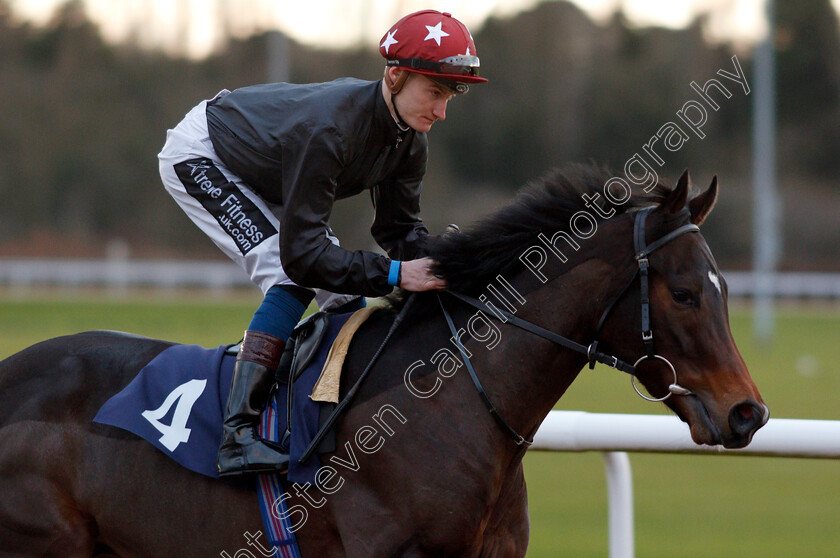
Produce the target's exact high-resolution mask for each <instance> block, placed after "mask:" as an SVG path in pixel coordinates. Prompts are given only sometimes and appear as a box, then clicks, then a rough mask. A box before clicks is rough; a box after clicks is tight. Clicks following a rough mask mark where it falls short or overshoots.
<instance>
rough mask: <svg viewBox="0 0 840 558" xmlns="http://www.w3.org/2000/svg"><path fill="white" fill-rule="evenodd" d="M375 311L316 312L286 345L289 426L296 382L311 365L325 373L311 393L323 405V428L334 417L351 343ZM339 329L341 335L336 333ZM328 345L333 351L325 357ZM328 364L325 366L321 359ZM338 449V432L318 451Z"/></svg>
mask: <svg viewBox="0 0 840 558" xmlns="http://www.w3.org/2000/svg"><path fill="white" fill-rule="evenodd" d="M374 310H375V308H374V307H366V308H362V309H360V310H357V311H356V312H354V313H352V314H338V315H337V314H331V313H329V312H316V313H314V314H312V315H310V316H309V317H307V318H306V319H304V320H302V321H301V322H300V323H299V324H298V325H297V326H296V327H295V329H294V331H293V332H292V335H291V337H290V338H289V340H288V341H287V343H286V348H285V349H284V351H283V355H282V357H281V358H280V364H279V366H278V367H277V374H276V378H277V389H278V390H282V389H284V386H285V389H286V403H287V404H286V413H287V420H286V424H287V425H291V424H292V420H291V417H292V414H293V412H294V410H293V393H294V389H295V383H296V382H297V380H298V379H299V378H300V377H301V375H302V374H303V372H304V371H306V370H307V369H308V368H309V367H310V366H321V374H320V376H319V377H318V380H317V382H316V383H315V386H314V388H313V390H312V392H311V395H310V399H312V400H313V401H317V402H319V403H321V405H320V407H319V408H320V416H319V428H320V427H323V426H325V424H326V421H327V419H328V417H329V416H330V414H332V412H333V411H334V410H335V407H336V404H337V403H338V398H339V384H340V375H341V369H342V367H343V365H344V358H345V357H346V356H347V350H348V348H349V345H350V341H351V340H352V338H353V335H354V334H355V333H356V330H357V329H358V328H359V326H360V325H361V324H362V323H364V321H365V320H366V319H367V318H368V316H370V314H371V313H372V312H373V311H374ZM336 330H337V334H336ZM325 343H327V344H329V345H328V350H329V352H328V353H327V354H326V357H325V358H324V352H325V351H326V350H327V347H326V346H324V347H322V346H323V345H324V344H325ZM318 357H320V359H323V360H324V362H323V363H321V362H320V359H319V358H318ZM290 437H291V431H290V428H289V427H288V426H287V428H286V431H285V433H284V434H283V436H282V438H281V440H280V444H281V445H282V446H283V448H284V449H286V450H288V449H289V447H288V444H289V438H290ZM334 450H335V430H333V429H331V430H330V432H329V433H328V434H327V435H326V436H325V437H324V439H323V440H322V441H321V442H320V443H319V445H318V446H317V452H318V453H319V454H320V453H325V452H331V451H334Z"/></svg>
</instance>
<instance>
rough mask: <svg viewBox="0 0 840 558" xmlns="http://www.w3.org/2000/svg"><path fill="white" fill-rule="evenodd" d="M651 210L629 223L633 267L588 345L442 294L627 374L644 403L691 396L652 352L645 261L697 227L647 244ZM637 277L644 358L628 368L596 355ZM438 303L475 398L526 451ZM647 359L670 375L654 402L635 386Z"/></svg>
mask: <svg viewBox="0 0 840 558" xmlns="http://www.w3.org/2000/svg"><path fill="white" fill-rule="evenodd" d="M654 209H655V208H654V207H648V208H645V209H641V210H639V211H637V212H636V214H635V217H634V223H633V247H634V251H635V254H636V255H635V258H636V263H637V267H636V268H635V270H634V272H633V275H632V277H630V280H629V281H627V283H626V284H625V286H624V288H622V289H621V291H619V293H618V295H616V296H615V298H613V300H612V302H611V303H610V304H609V305H608V306H607V308H606V310H604V312H603V314H601V318H600V320H599V321H598V327H597V328H596V332H595V340H593V341H592V342H591V343H590V344H589V345H582V344H580V343H578V342H576V341H573V340H571V339H569V338H567V337H563V336H561V335H558V334H556V333H554V332H552V331H549V330H547V329H545V328H543V327H540V326H538V325H536V324H534V323H532V322H529V321H527V320H523V319H522V318H518V317H516V316H515V315H513V314H512V313H510V312H508V311H506V310H504V309H501V308H498V307H495V306H494V307H493V309H492V310H491V309H490V308H489V307H488V305H487V304H486V303H484V302H482V301H480V300H478V299H476V298H473V297H471V296H467V295H463V294H461V293H456V292H453V291H445V292H446V293H448V294H449V295H451V296H453V297H455V298H457V299H459V300H461V301H463V302H465V303H466V304H469V305H470V306H472V307H474V308H477V309H478V310H481V311H484V312H486V313H487V314H488V315H490V316H495V317H499V316H501V317H502V318H504V320H503V321H504V323H506V324H510V325H513V326H516V327H518V328H520V329H524V330H525V331H529V332H531V333H533V334H535V335H538V336H539V337H542V338H543V339H547V340H549V341H551V342H553V343H556V344H558V345H560V346H562V347H566V348H567V349H571V350H573V351H575V352H578V353H581V354H583V355H586V358H587V360H588V361H589V367H590V368H594V367H595V363H596V362H600V363H601V364H605V365H607V366H609V367H610V368H615V369H616V370H620V371H622V372H625V373H627V374H629V375H630V376H631V378H632V379H631V383H632V385H633V389H634V390H635V391H636V393H637V394H639V396H641V397H642V398H643V399H646V400H647V401H664V400H666V399H668V398H669V397H670V396H671V395H691V394H692V393H691V391H690V390H689V389H687V388H685V387H684V386H681V385H679V384H678V383H677V371H676V369H675V368H674V365H673V364H671V362H670V361H669V360H668V359H667V358H665V357H663V356H662V355H658V354H656V348H655V345H654V339H653V330H652V329H651V325H650V288H649V274H650V262H649V260H648V257H649V256H650V254H652V253H653V252H655V251H656V250H658V249H659V248H662V247H663V246H665V245H666V244H668V243H669V242H671V241H672V240H674V239H675V238H677V237H679V236H682V235H683V234H686V233H694V232H700V227H698V226H697V225H694V224H687V225H682V226H681V227H678V228H676V229H674V230H673V231H671V232H669V233H667V234H665V235H663V236H662V237H661V238H659V239H657V240H655V241H654V242H651V243H650V244H648V243H647V240H646V235H645V221H646V219H647V216H648V215H649V214H650V213H651V211H653V210H654ZM637 276H638V277H639V290H640V298H641V313H642V342H643V343H644V345H645V351H646V354H645V355H643V356H641V357H640V358H639V359H638V360H636V361H635V362H634V363H633V364H629V363H627V362H624V361H622V360H620V359H619V358H618V357H616V356H614V355H610V354H606V353H603V352H601V351H599V350H598V337H599V335H600V333H601V330H602V329H603V327H604V324H605V323H606V320H607V317H608V316H609V315H610V314H611V313H612V310H613V309H614V308H615V306H616V305H617V304H618V302H619V301H620V300H622V299H623V298H624V296H625V295H626V294H627V292H628V291H629V290H630V287H631V286H632V285H633V283H634V282H635V281H636V277H637ZM438 302H439V304H440V307H441V309H442V310H443V315H444V317H445V318H446V323H447V324H448V326H449V330H450V331H451V332H452V334H453V338H452V340H453V341H454V342H455V344H456V346H457V347H458V350H459V351H460V353H461V357H462V358H463V359H464V365H465V366H466V368H467V372H469V375H470V378H471V379H472V382H473V384H474V385H475V388H476V390H478V394H479V396H481V399H482V401H483V402H484V405H485V407H487V410H488V411H489V412H490V414H491V415H493V417H494V418H495V419H496V421H497V422H498V423H499V424H500V425H501V427H502V428H503V429H504V430H506V431H507V432H508V433H509V434H510V435H511V436H512V437H513V439H514V440H515V441H516V444H517V445H519V446H523V445H524V446H526V447H527V446H530V445H531V444H532V443H533V439H526V438H525V437H524V436H522V435H521V434H519V433H517V432H516V430H514V429H513V428H512V427H511V426H510V425H509V424H508V423H507V421H505V420H504V419H503V418H502V416H501V415H500V414H499V413H498V411H497V410H496V408H495V407H494V406H493V403H492V402H491V401H490V398H489V397H488V395H487V393H486V392H485V390H484V387H483V386H482V385H481V381H480V380H479V379H478V375H477V374H476V373H475V369H474V368H473V366H472V363H471V362H470V359H469V356H468V355H469V353H468V352H467V350H466V348H465V347H464V346H463V345H462V344H461V340H460V336H459V335H458V332H457V329H456V328H455V324H454V322H453V321H452V316H450V314H449V311H447V309H446V307H445V306H444V304H443V299H442V298H441V296H440V294H438ZM647 359H657V360H661V361H663V362H664V363H665V364H666V365H667V366H668V367H669V368H670V369H671V372H672V373H673V375H674V381H673V383H671V384H670V385H669V386H668V393H667V394H665V395H664V396H663V397H659V398H655V397H650V396H647V395H644V394H643V393H642V392H641V391H640V390H639V388H638V386H637V385H636V369H637V367H638V366H639V364H640V363H642V362H643V361H645V360H647Z"/></svg>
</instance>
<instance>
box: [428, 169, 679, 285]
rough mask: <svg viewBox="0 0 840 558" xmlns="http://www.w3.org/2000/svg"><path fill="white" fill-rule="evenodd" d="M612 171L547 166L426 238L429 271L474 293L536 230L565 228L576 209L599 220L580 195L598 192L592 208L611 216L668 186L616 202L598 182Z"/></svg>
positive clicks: (513, 260)
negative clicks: (507, 195)
mask: <svg viewBox="0 0 840 558" xmlns="http://www.w3.org/2000/svg"><path fill="white" fill-rule="evenodd" d="M612 176H614V175H612V174H610V173H609V172H608V171H607V170H606V169H601V168H597V167H594V166H588V165H570V166H566V167H563V168H559V169H555V170H553V171H550V172H549V173H548V174H546V175H545V176H543V177H542V178H540V179H538V180H536V181H533V182H531V183H529V184H527V185H526V186H524V187H523V188H522V189H521V190H520V191H519V192H518V194H517V195H516V197H515V198H514V200H513V201H512V202H511V203H510V204H509V205H507V206H506V207H503V208H502V209H500V210H499V211H497V212H495V213H493V214H491V215H489V216H487V217H484V218H483V219H481V220H479V221H478V222H476V223H475V224H474V225H472V226H471V227H469V228H467V229H465V230H464V231H463V232H460V233H449V234H446V235H443V236H440V237H434V238H432V239H430V241H429V243H428V244H427V247H426V250H427V252H428V255H429V256H430V257H432V258H433V259H434V260H436V261H437V262H438V265H437V266H436V268H435V272H436V273H437V274H438V275H440V276H441V277H444V278H445V279H446V281H447V283H448V285H449V288H450V289H451V290H454V291H457V292H462V293H475V292H477V291H479V290H481V289H482V288H483V287H485V286H486V285H487V284H489V283H490V282H492V281H493V280H494V278H495V277H496V276H497V275H498V274H500V273H503V274H504V273H505V271H507V270H509V269H510V268H512V267H513V266H515V265H517V264H519V263H520V262H519V259H518V258H519V256H520V255H521V254H522V253H523V252H524V251H525V250H527V249H528V247H529V246H531V245H532V244H534V243H535V242H536V237H537V234H539V233H540V232H542V233H543V234H545V235H546V236H548V237H549V238H550V237H551V235H552V234H554V233H555V232H557V231H567V232H571V231H569V220H570V218H571V217H572V216H573V215H574V214H575V213H577V212H578V211H587V212H588V213H589V214H590V215H592V216H593V217H595V218H596V220H597V221H598V222H602V221H604V219H602V218H601V217H599V216H598V214H597V213H596V212H595V211H593V210H592V209H589V208H587V207H586V201H585V200H584V198H583V197H582V196H583V195H584V194H589V195H591V196H594V195H595V194H599V195H600V198H598V200H597V202H596V203H597V205H598V207H600V208H602V209H603V210H604V211H605V212H607V213H609V212H610V209H614V210H615V211H616V215H618V214H623V213H627V212H629V211H632V210H635V209H639V208H641V207H647V206H650V205H654V204H657V203H658V202H660V201H661V200H662V199H663V198H664V197H665V196H666V195H667V194H668V192H670V187H668V186H665V185H663V184H661V183H659V184H657V185H656V186H655V187H654V188H653V189H651V191H650V192H649V193H645V192H643V191H642V189H641V188H639V187H636V188H634V189H633V195H632V196H631V197H630V200H628V201H627V202H626V203H624V204H622V205H613V204H611V203H609V201H608V200H606V199H605V197H604V194H603V188H604V183H605V182H606V181H607V180H609V179H610V178H611V177H612Z"/></svg>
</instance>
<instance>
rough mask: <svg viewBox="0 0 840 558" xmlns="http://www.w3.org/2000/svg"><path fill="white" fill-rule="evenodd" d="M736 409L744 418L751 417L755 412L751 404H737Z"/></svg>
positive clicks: (748, 418)
mask: <svg viewBox="0 0 840 558" xmlns="http://www.w3.org/2000/svg"><path fill="white" fill-rule="evenodd" d="M736 410H737V411H738V414H739V415H741V418H742V419H744V420H750V419H752V417H753V415H754V414H755V411H754V410H753V407H752V405H738V406H737V407H736Z"/></svg>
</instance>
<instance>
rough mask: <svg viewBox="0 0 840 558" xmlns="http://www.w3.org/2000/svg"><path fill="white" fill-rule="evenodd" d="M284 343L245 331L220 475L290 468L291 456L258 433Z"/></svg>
mask: <svg viewBox="0 0 840 558" xmlns="http://www.w3.org/2000/svg"><path fill="white" fill-rule="evenodd" d="M284 346H285V342H284V341H281V340H280V339H277V338H276V337H273V336H271V335H268V334H267V333H262V332H259V331H246V332H245V339H244V340H243V341H242V347H241V349H240V351H239V355H238V356H237V358H236V366H235V368H234V371H233V381H232V383H231V388H230V396H229V397H228V402H227V408H226V410H225V417H224V418H225V420H224V426H223V433H222V444H221V447H220V448H219V459H218V467H219V476H220V477H223V476H233V475H243V474H249V473H283V472H285V471H286V470H287V469H288V467H289V455H288V454H287V453H284V451H283V450H282V448H281V447H280V446H279V445H277V444H274V443H272V442H269V441H267V440H264V439H262V438H260V436H259V435H258V434H257V428H258V427H259V421H260V415H261V414H262V412H263V410H265V408H266V406H267V405H268V399H269V397H270V396H271V388H272V386H273V385H274V381H275V378H274V374H275V370H276V369H277V364H278V362H279V360H280V356H281V355H282V354H283V347H284Z"/></svg>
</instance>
